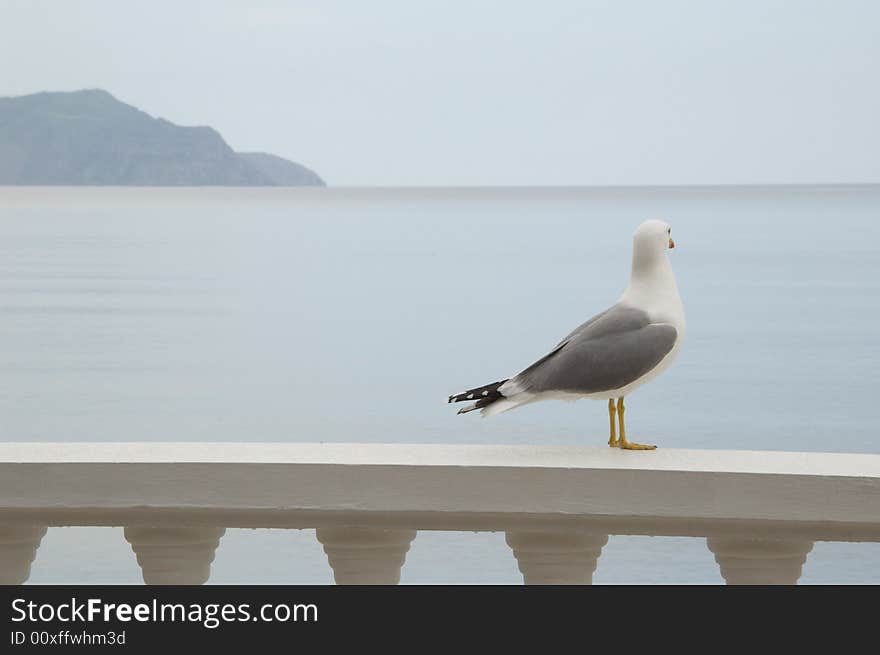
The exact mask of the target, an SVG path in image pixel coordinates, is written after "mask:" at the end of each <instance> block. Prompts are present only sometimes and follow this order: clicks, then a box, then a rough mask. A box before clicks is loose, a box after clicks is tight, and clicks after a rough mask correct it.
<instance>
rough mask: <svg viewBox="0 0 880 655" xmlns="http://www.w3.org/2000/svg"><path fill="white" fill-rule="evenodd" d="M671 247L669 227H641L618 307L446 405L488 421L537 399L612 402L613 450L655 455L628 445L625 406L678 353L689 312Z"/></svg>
mask: <svg viewBox="0 0 880 655" xmlns="http://www.w3.org/2000/svg"><path fill="white" fill-rule="evenodd" d="M672 248H675V242H674V241H673V240H672V228H671V227H670V226H669V224H668V223H665V222H663V221H659V220H649V221H645V222H644V223H642V224H641V225H640V226H639V227H638V229H637V230H636V232H635V235H633V258H632V273H631V275H630V280H629V286H627V287H626V291H624V292H623V295H622V296H621V297H620V299H619V300H618V301H617V302H616V303H615V304H614V305H612V306H611V307H609V308H608V309H606V310H605V311H604V312H601V313H600V314H596V315H595V316H594V317H593V318H591V319H590V320H588V321H587V322H586V323H583V324H582V325H580V326H578V327H577V328H575V329H574V330H573V331H572V332H571V333H570V334H569V335H568V336H567V337H565V338H564V339H563V340H562V341H560V342H559V343H558V344H557V345H556V347H555V348H553V350H551V351H550V352H549V353H548V354H546V355H545V356H544V357H542V358H541V359H539V360H538V361H536V362H535V363H534V364H532V365H531V366H529V367H528V368H526V369H524V370H523V371H521V372H520V373H517V374H516V375H514V376H513V377H511V378H507V379H505V380H500V381H498V382H493V383H492V384H487V385H484V386H482V387H476V388H474V389H468V390H467V391H463V392H461V393H456V394H453V395H451V396H449V402H450V403H458V402H462V401H466V400H474V401H476V402H474V403H473V404H471V405H468V406H467V407H463V408H462V409H460V410H458V413H459V414H467V413H468V412H472V411H474V410H477V409H479V410H481V414H482V415H483V416H494V415H495V414H500V413H501V412H506V411H507V410H509V409H513V408H514V407H519V406H520V405H526V404H528V403H533V402H536V401H538V400H549V399H562V400H577V399H579V398H595V399H600V400H607V401H608V418H609V423H610V436H609V438H608V445H609V446H611V447H614V448H622V449H624V450H653V449H655V448H656V446H649V445H646V444H639V443H634V442H632V441H628V440H627V438H626V428H625V426H624V422H623V414H624V411H625V407H624V404H623V399H624V397H625V396H627V395H628V394H629V393H630V392H632V391H635V390H636V389H637V388H638V387H640V386H642V385H643V384H645V383H646V382H648V381H649V380H652V379H653V378H655V377H657V376H658V375H660V373H662V372H663V371H665V370H666V369H667V368H669V365H670V364H671V363H672V360H673V359H674V358H675V356H676V355H677V354H678V351H679V350H680V348H681V342H682V339H683V338H684V331H685V322H684V308H683V306H682V303H681V297H680V296H679V295H678V287H677V285H676V284H675V275H674V274H673V273H672V266H671V265H670V263H669V257H668V251H669V250H671V249H672ZM615 399H617V404H616V405H615V402H614V401H615ZM615 415H616V418H617V423H618V425H619V427H620V430H619V432H618V430H617V428H616V426H615Z"/></svg>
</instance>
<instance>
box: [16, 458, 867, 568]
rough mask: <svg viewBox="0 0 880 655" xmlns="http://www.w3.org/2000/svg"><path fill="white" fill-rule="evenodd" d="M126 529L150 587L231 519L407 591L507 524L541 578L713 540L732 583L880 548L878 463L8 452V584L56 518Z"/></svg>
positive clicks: (199, 557)
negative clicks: (465, 536)
mask: <svg viewBox="0 0 880 655" xmlns="http://www.w3.org/2000/svg"><path fill="white" fill-rule="evenodd" d="M60 525H87V526H98V525H100V526H107V525H111V526H123V527H124V530H125V538H126V539H127V540H128V542H129V543H130V544H131V546H132V549H133V550H134V552H135V554H136V556H137V561H138V564H139V565H140V566H141V570H142V572H143V577H144V581H145V582H147V583H148V584H162V583H182V584H183V583H202V582H205V581H206V580H207V579H208V577H209V574H210V565H211V561H212V560H213V558H214V552H215V550H216V548H217V547H218V544H219V543H220V540H221V538H222V536H223V533H224V531H225V529H226V528H227V527H266V528H269V527H272V528H279V527H280V528H315V529H316V536H317V538H318V540H319V541H320V542H321V544H322V545H323V546H324V550H325V552H326V553H327V557H328V560H329V564H330V566H331V567H332V568H333V572H334V576H335V579H336V582H337V583H340V584H356V583H391V584H393V583H397V582H398V581H399V579H400V569H401V566H402V565H403V564H404V560H405V558H406V553H407V551H408V550H409V546H410V543H411V542H412V541H413V539H415V538H416V536H417V533H418V531H419V530H467V531H474V530H486V531H504V532H506V536H507V543H508V545H509V546H510V548H511V550H512V551H513V555H514V556H515V557H516V559H517V562H518V564H519V568H520V571H521V572H522V574H523V578H524V581H525V582H526V583H527V584H546V583H589V582H590V581H591V579H592V574H593V571H594V570H595V568H596V563H597V560H598V558H599V556H600V554H601V551H602V547H603V546H604V545H605V543H606V541H607V539H608V535H610V534H641V535H645V534H647V535H686V536H693V537H705V538H706V540H707V545H708V547H709V549H710V550H711V551H712V552H713V553H714V555H715V559H716V561H717V562H718V564H719V566H720V567H721V573H722V575H723V576H724V578H725V580H726V581H727V582H728V583H730V584H738V583H756V584H772V583H783V584H793V583H795V582H796V581H797V580H798V578H799V577H800V573H801V566H802V565H803V563H804V561H805V559H806V556H807V554H808V553H809V551H810V549H811V548H812V545H813V542H814V541H819V540H830V541H880V455H863V454H829V453H784V452H743V451H693V450H670V449H661V450H657V451H653V452H625V451H620V450H616V449H610V448H580V447H558V446H546V447H545V446H453V445H403V444H400V445H397V444H281V443H271V444H267V443H263V444H246V443H113V444H111V443H102V444H87V443H78V444H64V443H42V444H40V443H30V444H28V443H17V444H16V443H6V444H0V582H2V583H13V584H17V583H21V582H24V581H25V580H27V578H28V575H29V571H30V566H31V562H32V561H33V559H34V554H35V552H36V550H37V548H38V547H39V544H40V540H41V539H42V537H43V535H44V534H45V531H46V527H47V526H60Z"/></svg>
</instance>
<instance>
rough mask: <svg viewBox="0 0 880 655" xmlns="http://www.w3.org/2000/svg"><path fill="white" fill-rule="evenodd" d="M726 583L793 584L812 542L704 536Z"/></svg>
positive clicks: (797, 577)
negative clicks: (706, 537)
mask: <svg viewBox="0 0 880 655" xmlns="http://www.w3.org/2000/svg"><path fill="white" fill-rule="evenodd" d="M706 545H707V546H709V550H711V551H712V552H713V553H714V554H715V561H716V562H718V565H719V566H720V567H721V576H722V577H723V578H724V579H725V580H726V581H727V584H729V585H748V584H751V585H793V584H797V581H798V579H799V578H800V577H801V569H802V567H803V565H804V562H805V561H806V559H807V553H809V552H810V550H812V548H813V542H812V541H794V540H782V539H763V538H752V537H709V538H708V539H706Z"/></svg>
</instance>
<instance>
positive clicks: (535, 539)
mask: <svg viewBox="0 0 880 655" xmlns="http://www.w3.org/2000/svg"><path fill="white" fill-rule="evenodd" d="M606 543H608V535H604V534H591V533H587V532H578V531H574V530H558V531H549V530H541V531H532V530H528V531H519V530H517V531H510V532H508V533H507V545H508V546H510V548H511V549H512V550H513V554H514V556H515V557H516V561H517V564H518V565H519V570H520V572H521V573H522V575H523V582H524V583H525V584H528V585H541V584H592V583H593V571H595V570H596V564H597V563H598V561H599V555H600V554H601V553H602V547H603V546H604V545H605V544H606Z"/></svg>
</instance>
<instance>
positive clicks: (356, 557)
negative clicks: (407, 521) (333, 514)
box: [316, 528, 416, 585]
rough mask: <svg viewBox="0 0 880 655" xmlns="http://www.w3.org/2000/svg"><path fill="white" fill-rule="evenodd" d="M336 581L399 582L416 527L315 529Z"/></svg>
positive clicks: (347, 582) (350, 583)
mask: <svg viewBox="0 0 880 655" xmlns="http://www.w3.org/2000/svg"><path fill="white" fill-rule="evenodd" d="M316 534H317V537H318V541H320V542H321V545H323V546H324V552H325V553H327V560H328V561H329V562H330V567H331V568H332V569H333V578H334V580H336V584H340V585H359V584H386V585H387V584H398V583H399V582H400V569H401V567H402V566H403V562H404V561H405V560H406V553H407V552H408V551H409V545H410V543H411V542H412V540H413V539H415V538H416V531H415V530H379V529H375V528H318V529H317V530H316Z"/></svg>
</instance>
